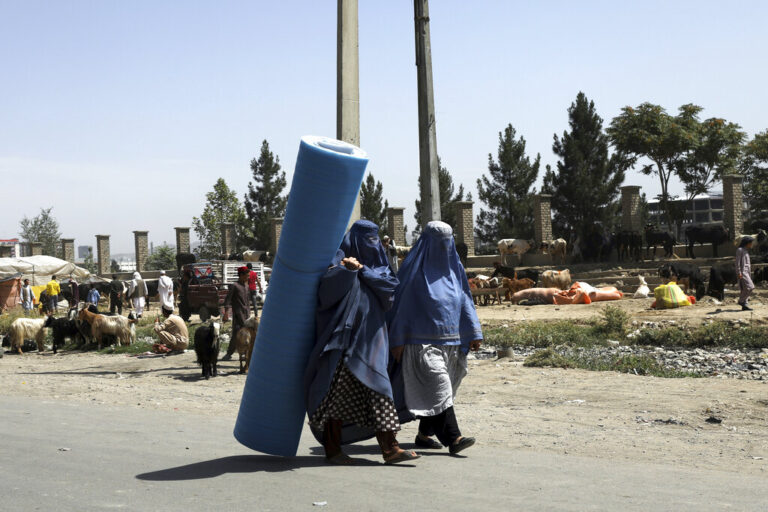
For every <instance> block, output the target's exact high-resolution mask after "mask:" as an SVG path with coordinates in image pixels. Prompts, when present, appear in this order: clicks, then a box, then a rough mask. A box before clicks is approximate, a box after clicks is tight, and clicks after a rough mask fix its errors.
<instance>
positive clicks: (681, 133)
mask: <svg viewBox="0 0 768 512" xmlns="http://www.w3.org/2000/svg"><path fill="white" fill-rule="evenodd" d="M678 110H679V114H678V115H677V116H671V115H669V114H668V113H667V112H666V110H664V109H663V108H662V107H660V106H659V105H653V104H651V103H643V104H642V105H640V106H638V107H637V108H633V107H624V108H623V109H622V113H621V114H620V115H618V116H616V117H615V118H613V120H612V121H611V126H610V127H608V129H607V130H606V131H607V132H608V135H609V137H610V140H611V143H612V144H613V146H614V148H615V149H616V151H617V152H618V153H621V154H626V155H628V156H630V157H632V160H630V162H629V163H630V164H631V165H634V163H635V162H636V161H637V159H638V158H642V157H645V158H647V159H649V160H650V161H651V162H652V163H651V164H649V165H644V166H643V167H642V169H641V170H640V172H642V173H643V174H646V175H652V174H655V175H657V176H658V177H659V184H660V185H661V201H660V202H661V204H660V206H661V210H662V214H664V213H667V212H668V202H669V180H670V178H671V177H672V175H673V174H674V172H675V162H676V161H677V160H678V159H680V158H681V157H682V156H684V155H685V154H686V152H688V151H689V150H691V148H692V147H694V145H695V140H696V136H695V132H696V121H697V115H698V113H699V112H700V111H701V107H699V106H696V105H683V106H682V107H680V108H679V109H678ZM665 220H666V222H667V225H670V224H671V219H670V218H669V216H668V215H667V216H666V218H665Z"/></svg>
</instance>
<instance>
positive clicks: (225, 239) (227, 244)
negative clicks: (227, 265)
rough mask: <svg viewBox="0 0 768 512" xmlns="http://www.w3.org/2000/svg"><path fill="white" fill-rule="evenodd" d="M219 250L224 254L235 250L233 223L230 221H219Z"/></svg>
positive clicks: (227, 254) (226, 254)
mask: <svg viewBox="0 0 768 512" xmlns="http://www.w3.org/2000/svg"><path fill="white" fill-rule="evenodd" d="M221 252H222V254H223V255H225V256H229V255H230V254H232V253H233V252H235V225H234V223H232V222H222V223H221Z"/></svg>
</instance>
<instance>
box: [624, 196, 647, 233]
mask: <svg viewBox="0 0 768 512" xmlns="http://www.w3.org/2000/svg"><path fill="white" fill-rule="evenodd" d="M621 230H622V231H635V232H637V233H640V232H642V231H643V226H641V225H640V187H638V186H637V185H627V186H626V187H621Z"/></svg>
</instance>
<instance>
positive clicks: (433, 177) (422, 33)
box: [413, 0, 440, 225]
mask: <svg viewBox="0 0 768 512" xmlns="http://www.w3.org/2000/svg"><path fill="white" fill-rule="evenodd" d="M413 11H414V26H415V31H416V76H417V85H418V102H419V172H420V175H421V222H422V224H423V225H426V224H427V222H429V221H432V220H440V189H439V182H438V174H437V134H436V130H435V98H434V92H433V90H432V47H431V43H430V37H429V2H428V0H413Z"/></svg>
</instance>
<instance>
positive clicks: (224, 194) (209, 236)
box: [171, 178, 252, 268]
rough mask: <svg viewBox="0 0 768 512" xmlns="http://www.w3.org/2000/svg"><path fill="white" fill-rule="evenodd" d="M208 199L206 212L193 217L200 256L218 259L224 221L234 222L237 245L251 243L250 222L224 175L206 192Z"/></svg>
mask: <svg viewBox="0 0 768 512" xmlns="http://www.w3.org/2000/svg"><path fill="white" fill-rule="evenodd" d="M205 199H206V203H205V208H204V209H203V213H202V214H201V215H200V217H193V218H192V226H193V228H194V230H195V233H196V234H197V238H198V240H200V245H199V246H198V247H197V249H195V253H196V254H197V256H198V258H200V259H215V258H218V257H219V256H220V255H221V224H222V222H232V223H234V225H235V244H236V246H237V247H241V246H248V245H249V242H250V240H251V237H252V233H251V230H250V222H249V221H248V217H247V216H246V215H245V210H244V209H243V207H242V205H241V204H240V201H239V200H238V199H237V193H236V192H235V191H234V190H232V189H230V188H229V186H228V185H227V182H226V181H224V178H219V179H218V180H217V181H216V183H215V184H214V185H213V191H211V192H208V193H207V194H205ZM171 268H173V267H171Z"/></svg>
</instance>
